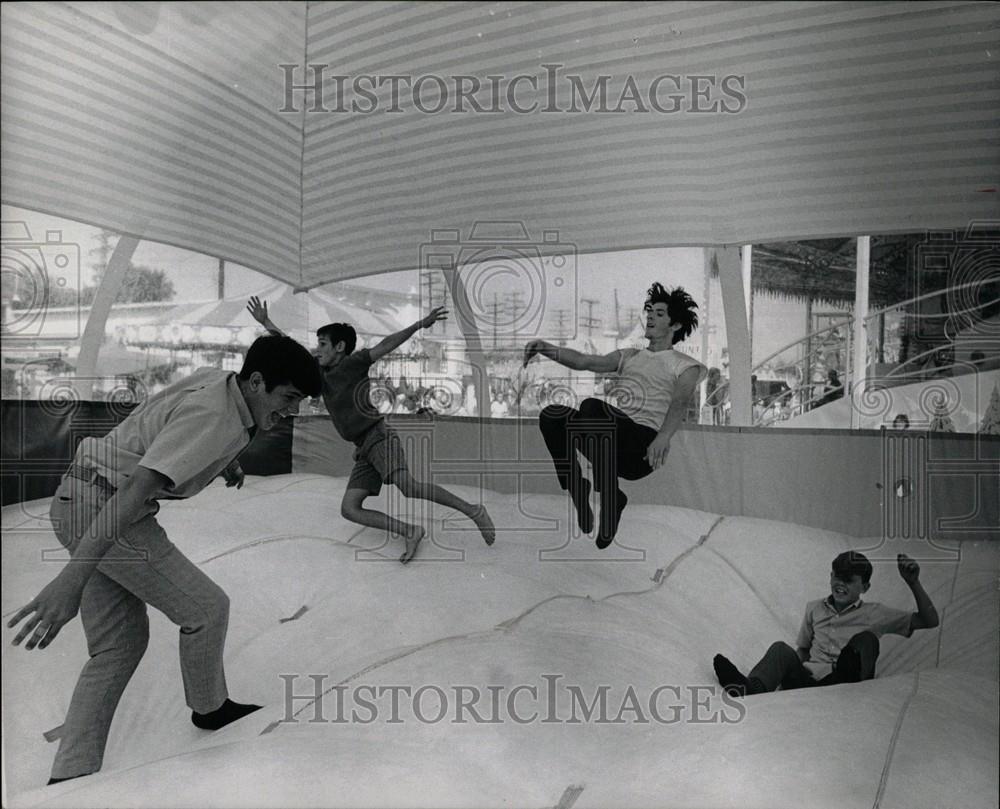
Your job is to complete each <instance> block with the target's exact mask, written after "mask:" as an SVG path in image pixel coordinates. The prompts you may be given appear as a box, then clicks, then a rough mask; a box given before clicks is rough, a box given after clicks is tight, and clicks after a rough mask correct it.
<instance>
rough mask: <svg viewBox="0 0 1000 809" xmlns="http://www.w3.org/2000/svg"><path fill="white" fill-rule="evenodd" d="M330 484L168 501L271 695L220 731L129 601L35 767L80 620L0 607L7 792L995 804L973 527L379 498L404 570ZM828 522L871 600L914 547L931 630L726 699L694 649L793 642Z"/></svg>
mask: <svg viewBox="0 0 1000 809" xmlns="http://www.w3.org/2000/svg"><path fill="white" fill-rule="evenodd" d="M345 482H346V481H345V480H344V479H341V478H329V477H323V476H318V475H303V474H295V475H284V476H277V477H269V478H248V479H247V484H246V486H245V487H244V488H243V489H242V490H240V491H236V490H234V489H226V488H224V487H223V486H222V484H221V482H217V483H216V484H215V485H213V486H212V487H210V488H209V489H207V490H206V491H204V492H203V493H202V494H200V495H199V496H198V497H196V498H193V499H191V500H187V501H178V502H168V503H164V504H163V509H162V511H161V512H160V520H161V522H162V524H163V525H164V527H165V528H166V529H167V531H168V533H169V534H170V536H171V538H172V539H173V540H174V542H175V543H176V544H177V545H178V546H179V547H180V548H181V549H182V550H183V551H184V552H185V553H186V554H188V556H189V557H190V558H192V559H193V560H195V561H196V562H198V563H199V564H200V565H201V566H202V567H203V568H204V569H205V570H206V571H207V572H208V573H209V575H211V576H212V577H213V578H214V579H215V580H216V581H217V582H218V583H219V584H220V585H222V586H223V587H224V588H225V590H226V591H227V592H228V593H229V594H230V597H231V599H232V607H231V619H230V630H229V638H228V642H227V649H226V651H227V655H226V666H227V676H228V680H229V687H230V691H231V695H232V697H233V698H234V699H236V700H239V701H244V702H257V703H259V704H262V705H264V706H265V707H264V709H263V710H261V711H258V712H257V713H255V714H252V715H251V716H249V717H246V718H245V719H243V720H241V721H239V722H237V723H235V724H234V725H231V726H229V727H227V728H224V729H223V730H221V731H218V732H216V733H214V734H213V733H207V732H204V731H200V730H197V729H196V728H194V727H193V726H192V725H191V723H190V721H189V711H188V709H187V708H186V707H185V705H184V700H183V694H182V687H181V679H180V673H179V666H178V662H177V636H176V629H175V628H174V627H173V626H172V625H171V624H170V623H169V622H168V621H167V620H166V619H165V618H164V617H163V616H162V615H160V614H159V613H155V612H153V611H151V614H150V619H151V640H150V646H149V649H148V651H147V652H146V656H145V658H144V659H143V661H142V663H141V664H140V667H139V669H138V670H137V672H136V674H135V677H134V678H133V680H132V682H131V683H130V685H129V687H128V689H127V690H126V692H125V696H124V697H123V699H122V702H121V704H120V706H119V708H118V712H117V714H116V717H115V722H114V725H113V727H112V731H111V738H110V741H109V745H108V749H107V753H106V756H105V762H104V769H103V770H102V772H100V773H99V774H97V775H94V776H90V777H87V778H81V779H77V780H74V781H68V782H65V783H62V784H57V785H54V786H51V787H42V786H41V785H42V784H44V783H45V781H46V780H47V778H48V770H49V767H50V765H51V761H52V757H53V755H54V753H55V744H54V743H49V742H47V741H46V739H45V736H44V734H45V733H46V732H47V731H50V730H52V729H53V728H56V727H58V726H59V725H60V724H61V723H62V721H63V717H64V713H65V710H66V707H67V704H68V701H69V697H70V693H71V690H72V687H73V684H74V682H75V679H76V676H77V674H78V672H79V669H80V667H81V666H82V664H83V662H84V660H85V657H86V651H85V645H84V640H83V633H82V631H81V629H80V626H79V623H78V622H76V621H74V622H73V623H71V624H70V625H68V626H67V627H66V628H65V629H64V630H63V632H62V634H61V635H60V636H59V638H58V639H57V640H56V641H55V643H54V644H53V645H52V646H51V647H49V648H48V649H47V650H45V651H39V650H35V651H33V652H26V651H25V650H23V649H20V648H12V647H11V646H10V645H9V641H10V640H11V639H12V637H13V632H12V631H11V630H7V632H8V637H7V643H5V645H4V654H3V729H4V789H5V792H6V795H5V801H4V803H5V805H7V806H13V807H28V806H93V807H110V806H122V807H131V806H149V807H163V806H184V807H203V806H212V807H216V806H219V807H222V806H225V807H230V806H231V807H249V806H268V807H272V806H273V807H298V806H345V807H346V806H352V807H360V806H371V807H375V806H380V807H381V806H414V807H415V806H434V807H444V806H455V807H459V806H462V807H479V806H518V807H536V806H537V807H550V806H559V807H564V808H568V807H570V806H574V807H613V806H630V807H638V806H645V807H654V806H659V807H664V806H665V807H722V806H738V807H768V809H775V808H776V807H811V806H815V807H827V806H834V805H835V806H837V807H872V806H878V807H883V809H888V808H889V807H907V808H908V809H914V808H915V807H934V809H939V807H958V806H961V807H978V806H983V807H987V806H996V805H997V794H998V778H997V764H996V762H997V752H998V723H997V682H998V662H997V660H998V617H997V615H998V599H997V574H998V572H1000V546H998V544H997V543H996V542H989V541H985V540H984V541H983V542H977V543H972V542H966V543H962V544H960V545H959V544H951V545H942V546H940V547H935V546H932V545H929V544H926V543H914V542H912V541H911V542H908V543H904V542H896V543H881V542H880V541H878V540H877V539H875V540H871V541H866V540H864V539H857V538H849V537H845V536H843V535H839V534H834V533H830V532H823V531H819V530H816V529H810V528H804V527H802V526H796V525H789V524H783V523H776V522H770V521H766V520H758V519H751V518H743V517H720V516H717V515H714V514H707V513H703V512H696V511H691V510H686V509H679V508H667V507H659V506H644V505H635V506H630V507H629V508H628V510H627V511H626V512H625V516H624V518H623V522H622V527H621V529H620V531H619V535H618V540H617V542H616V544H615V545H614V546H612V547H611V548H609V549H608V550H607V551H604V552H600V551H597V550H596V549H595V548H594V545H593V541H592V540H591V539H589V538H587V537H576V538H573V539H572V540H571V541H569V542H567V540H566V537H567V528H566V524H567V520H568V518H569V516H570V515H569V512H568V508H569V504H568V500H566V499H564V498H560V497H552V496H541V495H522V497H521V499H520V502H519V501H518V498H517V497H516V496H512V495H510V496H508V495H499V494H496V493H493V492H484V493H483V495H484V497H485V502H486V503H487V505H488V506H489V508H490V511H491V513H492V515H493V518H494V521H495V522H496V524H497V529H498V531H497V541H496V544H495V545H494V546H493V547H492V548H488V547H486V546H485V544H484V543H483V542H482V539H481V537H480V536H479V534H478V532H477V531H476V530H475V528H474V526H473V525H472V523H471V522H469V521H467V520H465V519H464V518H462V517H461V515H455V514H453V513H452V512H450V511H448V510H446V509H438V510H437V511H435V512H434V513H433V514H431V513H428V512H426V511H422V510H421V505H420V504H415V503H410V502H408V501H405V500H396V499H393V501H392V503H393V504H394V507H395V506H396V505H398V507H399V508H401V509H402V510H403V512H404V514H407V515H409V518H410V519H413V520H423V521H424V524H425V525H432V526H433V531H432V532H431V534H432V535H433V538H430V537H429V538H428V539H426V540H425V542H424V544H423V545H422V546H421V550H420V552H419V554H418V557H417V560H415V561H414V562H413V563H411V564H410V565H408V566H405V567H404V566H402V565H400V564H399V563H398V562H397V561H395V560H396V558H397V557H398V555H399V553H400V552H401V550H402V547H401V545H402V543H401V542H400V541H390V543H389V544H385V542H384V539H383V537H382V536H381V535H379V534H378V533H377V532H374V531H371V530H367V529H361V528H360V527H359V526H356V525H353V524H349V523H347V522H346V521H344V520H343V519H342V518H341V516H340V513H339V511H340V510H339V504H340V498H341V496H342V494H343V487H344V484H345ZM454 489H455V491H456V492H457V493H459V494H461V495H462V496H464V497H466V498H467V499H472V500H478V499H479V497H480V494H479V492H478V491H477V490H475V489H473V488H464V489H463V488H462V487H454ZM382 497H383V498H385V497H386V495H385V494H383V496H382ZM383 502H385V501H383ZM435 508H437V507H435ZM47 509H48V501H35V502H33V503H27V504H21V505H19V506H12V507H8V508H7V509H4V512H3V526H4V533H3V596H2V599H3V614H4V616H5V621H6V620H7V619H9V617H10V615H11V614H12V613H13V612H14V611H15V610H16V609H17V608H18V607H20V606H21V605H22V604H24V603H25V602H26V601H28V600H29V599H30V598H31V597H33V596H34V595H35V594H36V593H37V591H38V589H40V587H41V586H42V585H43V584H44V583H46V582H47V581H48V580H49V579H50V578H51V576H52V575H54V572H55V571H56V570H57V569H58V568H57V565H58V564H59V562H58V561H46V559H47V558H48V557H47V555H43V551H44V550H46V549H54V548H58V543H57V542H56V541H55V538H54V536H53V534H52V531H51V529H50V527H49V525H48V520H47V518H46V514H47ZM404 518H405V517H404ZM570 524H572V522H570ZM849 547H853V548H856V549H858V550H862V551H864V552H865V553H866V555H868V556H869V558H870V559H872V561H873V563H874V565H875V574H874V576H873V580H872V587H871V590H870V591H869V592H868V594H867V596H866V598H867V600H870V601H881V602H883V603H886V604H889V605H892V606H897V607H900V608H904V609H909V608H911V607H912V597H911V596H910V593H909V591H908V589H907V588H906V586H905V584H904V583H903V582H902V580H901V579H900V578H899V576H898V573H897V572H896V567H895V555H896V553H897V552H900V551H902V552H905V553H908V554H909V555H911V556H913V557H914V558H916V559H918V560H919V561H920V563H921V567H922V572H921V580H922V581H923V583H924V586H925V588H926V589H927V591H928V593H929V594H930V596H931V598H932V599H933V600H934V602H935V605H936V606H937V608H938V611H939V613H940V615H941V626H940V627H939V628H937V629H934V630H925V631H922V632H917V633H915V634H914V636H913V637H912V638H911V639H909V640H906V639H903V638H898V637H893V636H887V637H885V638H883V643H882V653H881V656H880V658H879V667H878V677H877V679H876V680H874V681H870V682H866V683H861V684H858V685H847V686H836V687H829V688H823V689H812V690H802V691H793V692H788V693H780V692H779V693H774V694H765V695H760V696H755V697H751V698H748V699H746V700H743V701H737V700H734V699H732V698H729V697H723V696H722V695H721V694H720V692H719V690H718V689H717V687H716V682H715V677H714V674H713V671H712V657H713V655H714V654H715V653H717V652H722V653H724V654H726V655H727V656H729V657H730V658H731V659H732V660H733V661H734V662H735V663H736V664H737V665H738V666H740V667H741V668H742V669H743V670H744V671H745V670H747V669H749V668H750V666H751V665H752V664H753V663H754V662H755V661H756V660H757V659H758V658H759V657H760V655H761V654H763V652H764V651H765V649H766V648H767V646H768V645H769V644H770V643H771V642H772V641H774V640H785V641H788V642H790V643H793V642H794V638H795V633H796V631H797V629H798V625H799V622H800V621H801V618H802V613H803V610H804V607H805V604H806V602H807V601H808V600H810V599H813V598H819V597H822V596H824V595H826V594H827V593H828V592H829V584H828V580H829V569H830V562H831V560H832V559H833V557H834V556H836V555H837V554H838V553H839V552H841V551H843V550H846V549H847V548H849ZM53 556H54V557H56V558H62V554H60V553H54V554H53ZM880 560H881V561H880ZM316 694H318V695H319V696H318V698H317V697H316V696H315V695H316ZM307 697H309V698H307ZM588 714H589V715H588Z"/></svg>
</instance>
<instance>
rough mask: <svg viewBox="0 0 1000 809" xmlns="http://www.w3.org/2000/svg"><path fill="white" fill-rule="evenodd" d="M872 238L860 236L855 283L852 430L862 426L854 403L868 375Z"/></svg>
mask: <svg viewBox="0 0 1000 809" xmlns="http://www.w3.org/2000/svg"><path fill="white" fill-rule="evenodd" d="M871 247H872V237H871V236H858V248H857V262H858V263H857V275H856V277H855V281H854V367H853V368H852V369H851V389H850V391H845V393H849V394H850V397H851V402H850V405H851V429H852V430H856V429H857V428H858V427H860V426H861V420H860V415H859V413H858V408H857V407H855V406H854V403H855V402H857V401H859V397H860V396H863V395H864V385H865V376H866V375H867V373H868V338H867V335H866V334H865V318H866V317H867V316H868V275H869V269H870V260H871Z"/></svg>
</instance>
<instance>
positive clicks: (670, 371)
mask: <svg viewBox="0 0 1000 809" xmlns="http://www.w3.org/2000/svg"><path fill="white" fill-rule="evenodd" d="M688 368H698V369H699V373H698V381H699V382H701V380H702V379H704V378H705V377H706V376H707V375H708V369H707V368H706V367H705V366H704V365H702V364H701V363H700V362H698V360H696V359H695V358H694V357H689V356H688V355H687V354H683V353H681V352H680V351H677V350H676V349H673V348H670V349H667V350H665V351H650V350H649V349H648V348H642V349H637V348H630V349H625V350H623V351H622V352H621V359H620V360H619V361H618V380H617V383H616V384H615V387H614V394H615V396H616V398H617V405H616V406H617V407H618V409H619V410H621V411H622V412H623V413H625V414H626V415H627V416H628V417H629V418H631V419H632V421H634V422H635V423H636V424H643V425H645V426H647V427H652V428H653V429H654V430H659V429H660V427H662V426H663V420H664V419H665V418H666V417H667V411H668V410H670V403H671V402H672V401H673V399H674V389H675V388H676V387H677V379H678V377H680V375H681V374H682V373H684V372H685V371H686V370H687V369H688Z"/></svg>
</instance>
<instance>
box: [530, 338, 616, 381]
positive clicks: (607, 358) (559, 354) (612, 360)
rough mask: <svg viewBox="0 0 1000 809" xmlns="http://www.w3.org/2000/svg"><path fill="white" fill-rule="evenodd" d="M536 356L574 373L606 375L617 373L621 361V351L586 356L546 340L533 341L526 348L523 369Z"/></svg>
mask: <svg viewBox="0 0 1000 809" xmlns="http://www.w3.org/2000/svg"><path fill="white" fill-rule="evenodd" d="M536 354H541V355H542V356H543V357H548V358H549V359H550V360H552V361H553V362H558V363H559V364H560V365H565V366H566V367H567V368H572V369H573V370H574V371H594V372H595V373H604V374H610V373H614V372H615V371H617V370H618V363H619V362H620V360H621V351H612V352H611V353H610V354H584V353H583V352H582V351H576V350H575V349H572V348H565V347H563V346H555V345H552V343H548V342H546V341H545V340H532V341H531V342H529V343H528V344H527V345H526V346H525V347H524V360H523V363H522V366H521V367H523V368H527V367H528V363H529V362H531V360H532V359H533V358H534V357H535V355H536Z"/></svg>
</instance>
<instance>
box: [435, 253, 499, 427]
mask: <svg viewBox="0 0 1000 809" xmlns="http://www.w3.org/2000/svg"><path fill="white" fill-rule="evenodd" d="M441 273H442V274H443V275H444V278H445V281H446V282H447V283H448V288H449V289H450V290H451V299H452V300H453V301H454V303H455V316H456V318H457V320H458V327H459V328H460V329H461V330H462V336H463V337H464V338H465V351H466V356H467V357H468V358H469V363H470V364H471V365H472V367H473V368H475V369H476V371H477V372H476V373H474V374H473V379H472V384H473V385H475V387H476V415H477V416H478V417H479V418H480V419H488V418H489V417H490V385H489V368H488V367H487V365H486V354H485V352H484V351H483V338H482V335H481V334H480V333H479V327H478V325H476V319H475V317H474V316H473V314H472V305H471V304H470V303H469V296H468V294H467V292H466V290H465V284H464V283H462V277H461V276H460V275H459V273H458V270H457V269H455V268H442V270H441Z"/></svg>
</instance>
